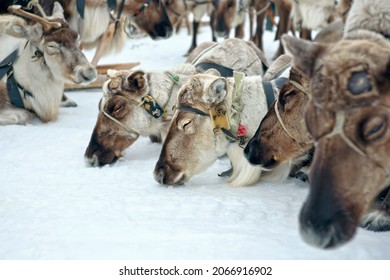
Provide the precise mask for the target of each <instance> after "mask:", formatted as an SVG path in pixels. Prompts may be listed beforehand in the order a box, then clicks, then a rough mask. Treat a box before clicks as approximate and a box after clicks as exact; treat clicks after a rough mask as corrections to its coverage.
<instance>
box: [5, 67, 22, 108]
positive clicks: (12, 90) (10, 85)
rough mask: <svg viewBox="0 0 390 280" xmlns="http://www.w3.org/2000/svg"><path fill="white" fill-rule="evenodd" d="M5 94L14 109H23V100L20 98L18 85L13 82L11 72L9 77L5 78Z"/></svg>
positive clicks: (13, 78)
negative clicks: (6, 93)
mask: <svg viewBox="0 0 390 280" xmlns="http://www.w3.org/2000/svg"><path fill="white" fill-rule="evenodd" d="M7 92H8V96H9V100H10V103H11V104H12V105H14V106H15V107H18V108H21V109H24V103H23V99H22V97H21V96H20V93H19V87H18V83H17V82H16V80H15V77H14V73H13V71H12V72H11V75H8V78H7Z"/></svg>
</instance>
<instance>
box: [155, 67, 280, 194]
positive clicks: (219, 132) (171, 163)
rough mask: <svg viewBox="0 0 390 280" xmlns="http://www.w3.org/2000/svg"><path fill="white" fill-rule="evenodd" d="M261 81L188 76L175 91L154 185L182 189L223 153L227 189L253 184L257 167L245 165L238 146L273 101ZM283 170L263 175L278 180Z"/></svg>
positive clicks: (256, 78) (214, 75)
mask: <svg viewBox="0 0 390 280" xmlns="http://www.w3.org/2000/svg"><path fill="white" fill-rule="evenodd" d="M263 82H264V81H263V79H262V77H261V76H252V77H243V75H241V73H239V74H237V73H236V75H235V77H234V78H222V77H221V76H220V75H219V73H218V72H217V71H215V70H214V69H210V70H209V71H206V73H204V74H197V75H194V76H193V77H191V78H190V79H189V80H188V81H187V83H186V84H184V85H183V86H182V87H181V88H180V90H179V93H178V97H177V101H176V112H175V114H174V116H173V118H172V121H171V125H170V127H169V130H168V134H167V137H166V139H165V141H164V144H163V148H162V151H161V154H160V158H159V160H158V162H157V164H156V167H155V170H154V177H155V179H156V181H157V182H159V183H161V184H167V185H176V184H183V183H185V182H186V181H188V180H189V179H190V178H191V177H192V176H194V175H196V174H199V173H201V172H202V171H203V170H205V169H206V168H207V167H208V166H210V165H211V164H212V163H213V162H214V161H215V160H216V159H217V158H218V157H220V156H222V155H224V154H226V153H227V154H228V156H229V159H230V161H231V164H232V173H231V174H230V180H229V181H230V183H231V184H232V185H234V186H238V185H250V184H253V183H255V182H257V181H258V180H259V179H260V175H261V168H259V167H257V166H253V165H250V164H249V162H248V161H247V160H246V159H245V157H244V154H243V147H244V146H245V144H246V139H248V138H251V137H252V136H253V134H254V133H255V130H256V128H257V127H258V125H259V123H260V121H261V119H262V118H263V117H264V115H265V113H266V112H267V110H268V106H269V104H271V103H272V100H273V99H274V92H273V90H271V93H270V94H269V92H267V91H266V90H265V86H264V83H263ZM284 170H285V169H283V168H281V169H278V170H277V172H273V173H272V174H269V176H271V175H272V177H277V176H284V174H283V172H284Z"/></svg>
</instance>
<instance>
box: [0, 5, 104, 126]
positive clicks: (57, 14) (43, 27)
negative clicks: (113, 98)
mask: <svg viewBox="0 0 390 280" xmlns="http://www.w3.org/2000/svg"><path fill="white" fill-rule="evenodd" d="M11 11H12V12H14V13H16V14H19V15H22V16H24V17H26V18H29V19H31V20H33V21H35V22H36V24H34V25H31V26H29V25H26V24H25V22H24V21H23V20H22V19H21V18H19V17H15V16H9V15H7V16H0V42H1V43H0V44H4V45H5V47H4V48H3V47H2V48H3V49H6V47H7V45H14V44H12V42H15V39H14V38H15V37H16V38H19V39H18V42H17V44H16V45H15V49H16V50H14V52H12V53H11V52H9V53H8V54H5V55H3V56H2V57H1V58H0V61H2V62H1V63H0V65H1V66H0V71H1V73H2V76H4V75H5V74H7V79H6V80H7V83H6V86H4V85H2V86H1V90H0V97H1V98H0V124H2V125H7V124H26V123H28V122H29V121H30V119H31V117H32V116H31V113H30V112H29V111H32V112H33V113H35V114H36V115H37V116H38V117H39V118H40V119H41V120H42V121H44V122H48V121H53V120H55V119H56V118H57V115H58V110H59V106H60V102H61V97H62V94H63V91H64V83H65V82H67V83H76V84H81V83H88V82H91V81H93V80H94V79H95V78H96V75H97V74H96V69H95V68H94V67H93V66H92V65H91V64H90V63H89V62H88V61H87V59H86V58H85V56H84V54H83V53H82V52H81V51H80V49H79V47H78V45H79V42H78V34H77V33H76V32H75V31H73V30H71V29H69V27H68V24H67V23H66V22H65V21H64V16H63V9H62V7H61V5H60V4H58V3H55V5H54V8H53V13H52V16H51V17H50V18H48V19H44V18H41V17H38V16H36V15H33V14H30V13H27V12H24V11H22V10H21V9H19V7H11ZM12 37H13V38H12ZM9 43H11V44H9ZM10 53H11V54H10ZM7 55H8V56H7ZM4 56H7V57H6V58H5V59H4ZM3 59H4V60H3Z"/></svg>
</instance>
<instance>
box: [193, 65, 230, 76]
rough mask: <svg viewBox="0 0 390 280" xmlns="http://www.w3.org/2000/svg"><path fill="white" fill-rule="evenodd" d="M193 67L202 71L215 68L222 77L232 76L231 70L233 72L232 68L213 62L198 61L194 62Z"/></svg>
mask: <svg viewBox="0 0 390 280" xmlns="http://www.w3.org/2000/svg"><path fill="white" fill-rule="evenodd" d="M195 67H196V68H200V69H202V70H203V71H207V70H209V69H212V68H213V69H215V70H217V71H218V72H219V73H220V74H221V76H222V77H225V78H227V77H233V72H234V69H232V68H229V67H225V66H222V65H219V64H216V63H213V62H200V63H198V64H196V65H195Z"/></svg>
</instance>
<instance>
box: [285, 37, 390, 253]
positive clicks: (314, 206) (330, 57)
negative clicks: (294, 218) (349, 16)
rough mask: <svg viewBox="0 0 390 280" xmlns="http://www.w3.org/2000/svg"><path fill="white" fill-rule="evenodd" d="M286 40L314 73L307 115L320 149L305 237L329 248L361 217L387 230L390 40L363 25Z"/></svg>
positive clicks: (303, 218)
mask: <svg viewBox="0 0 390 280" xmlns="http://www.w3.org/2000/svg"><path fill="white" fill-rule="evenodd" d="M284 40H285V46H286V48H287V49H288V50H289V51H290V52H291V53H292V54H293V55H294V63H295V65H296V67H298V68H299V69H300V70H301V71H302V72H303V73H304V74H305V75H307V76H308V77H309V78H310V79H311V93H312V97H311V100H310V101H309V103H308V105H307V108H306V113H305V119H306V124H307V127H308V131H309V133H310V134H311V135H312V137H313V139H314V142H315V143H316V152H315V154H314V158H313V163H312V165H311V169H310V174H309V181H310V187H311V188H310V194H309V197H308V198H307V200H306V202H305V204H304V206H303V208H302V210H301V214H300V225H301V233H302V236H303V238H304V239H305V240H306V241H307V242H308V243H310V244H313V245H315V246H319V247H322V248H332V247H336V246H339V245H341V244H343V243H345V242H347V241H349V240H350V239H351V238H352V237H353V236H354V234H355V232H356V228H357V226H358V225H359V224H360V223H361V222H362V223H363V226H366V227H368V228H369V229H372V230H378V231H382V230H389V229H390V215H389V214H390V210H389V209H390V207H389V206H390V195H388V189H387V188H388V186H389V185H390V165H389V163H390V162H389V160H388V158H389V156H390V153H389V151H390V130H389V129H388V123H389V120H390V99H389V96H390V84H389V82H388V79H387V77H388V75H389V74H388V73H389V69H390V66H389V61H390V44H389V43H388V42H387V41H386V40H384V39H383V37H382V35H378V34H376V33H373V32H370V31H365V30H358V31H354V32H351V33H350V34H349V35H348V38H346V39H345V40H342V41H340V42H338V43H336V44H334V45H329V46H326V45H321V44H314V43H310V42H306V41H301V40H299V39H295V38H292V37H285V38H284ZM378 195H379V196H378ZM372 208H374V209H375V208H376V209H375V210H374V211H373V213H374V214H372V213H369V214H367V215H366V213H368V212H369V210H370V209H372ZM372 215H376V218H373V216H372ZM365 219H367V221H366V222H365Z"/></svg>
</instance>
